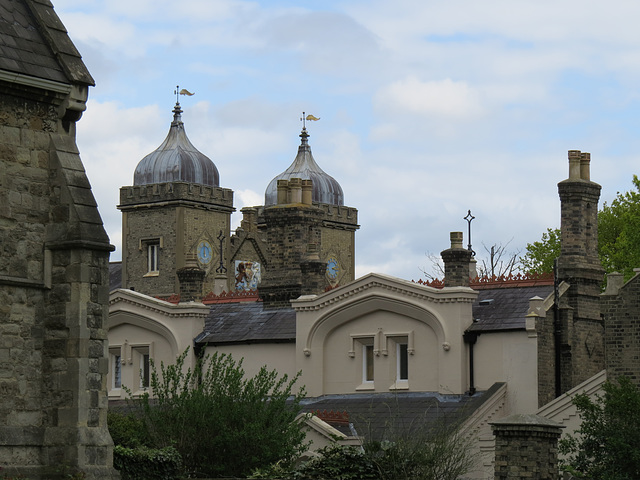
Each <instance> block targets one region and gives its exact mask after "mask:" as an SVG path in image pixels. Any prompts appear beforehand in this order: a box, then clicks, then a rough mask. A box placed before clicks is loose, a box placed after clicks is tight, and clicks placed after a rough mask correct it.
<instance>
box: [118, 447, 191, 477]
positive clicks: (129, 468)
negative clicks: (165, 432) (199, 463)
mask: <svg viewBox="0 0 640 480" xmlns="http://www.w3.org/2000/svg"><path fill="white" fill-rule="evenodd" d="M113 466H114V467H115V468H116V469H117V470H119V471H120V476H121V478H122V480H174V479H175V478H178V477H179V475H180V473H181V472H182V459H181V458H180V454H179V453H178V452H177V450H176V449H175V448H173V447H165V448H160V449H153V448H147V447H137V448H127V447H123V446H121V445H116V446H115V447H114V449H113Z"/></svg>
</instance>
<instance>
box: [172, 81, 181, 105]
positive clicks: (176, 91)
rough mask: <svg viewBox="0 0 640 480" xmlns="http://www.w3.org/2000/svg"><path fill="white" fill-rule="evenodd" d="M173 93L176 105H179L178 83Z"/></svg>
mask: <svg viewBox="0 0 640 480" xmlns="http://www.w3.org/2000/svg"><path fill="white" fill-rule="evenodd" d="M173 93H175V94H176V105H180V85H176V89H175V91H174V92H173Z"/></svg>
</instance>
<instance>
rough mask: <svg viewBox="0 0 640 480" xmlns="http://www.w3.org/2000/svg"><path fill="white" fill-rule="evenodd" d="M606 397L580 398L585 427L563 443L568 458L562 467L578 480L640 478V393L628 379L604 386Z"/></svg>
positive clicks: (561, 445)
mask: <svg viewBox="0 0 640 480" xmlns="http://www.w3.org/2000/svg"><path fill="white" fill-rule="evenodd" d="M603 388H604V395H603V396H597V397H596V399H595V400H591V399H590V398H589V397H588V396H587V395H586V394H580V395H577V396H576V397H575V398H574V400H573V402H574V404H575V405H576V407H577V409H578V412H579V414H580V417H581V418H582V425H581V426H580V430H578V431H577V432H576V435H575V436H567V438H563V439H562V440H560V444H559V450H560V453H561V454H563V455H565V456H567V459H566V460H565V461H564V462H563V463H564V464H563V468H564V469H565V470H566V471H570V472H571V473H573V475H574V476H576V477H578V478H588V479H598V480H631V479H638V478H640V435H638V431H639V430H640V390H639V389H638V387H636V386H635V385H633V384H632V383H631V381H630V380H629V379H628V378H627V377H621V378H620V379H619V380H618V383H617V384H616V383H613V382H607V383H605V384H604V387H603Z"/></svg>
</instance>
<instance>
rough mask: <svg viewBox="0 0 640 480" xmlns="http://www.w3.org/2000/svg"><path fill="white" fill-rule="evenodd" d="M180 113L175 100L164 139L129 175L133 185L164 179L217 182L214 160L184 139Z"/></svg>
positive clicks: (218, 177)
mask: <svg viewBox="0 0 640 480" xmlns="http://www.w3.org/2000/svg"><path fill="white" fill-rule="evenodd" d="M181 113H182V109H181V108H180V103H176V106H175V108H174V109H173V122H171V128H170V129H169V134H168V135H167V138H165V140H164V142H162V145H160V146H159V147H158V148H157V149H156V150H155V151H153V152H151V153H150V154H149V155H147V156H146V157H144V158H143V159H142V160H141V161H140V163H138V166H137V167H136V171H135V173H134V174H133V184H134V185H148V184H150V183H166V182H188V183H199V184H201V185H209V186H212V187H217V186H219V185H220V174H219V173H218V169H217V168H216V166H215V165H214V163H213V162H212V161H211V160H210V159H209V157H207V156H206V155H204V154H203V153H200V152H199V151H198V150H197V149H196V147H194V146H193V145H192V144H191V142H190V141H189V139H188V138H187V134H186V132H185V130H184V123H182V117H181V115H180V114H181Z"/></svg>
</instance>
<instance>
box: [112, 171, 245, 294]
mask: <svg viewBox="0 0 640 480" xmlns="http://www.w3.org/2000/svg"><path fill="white" fill-rule="evenodd" d="M118 208H120V209H121V210H122V212H123V219H124V220H123V222H124V228H123V251H124V254H123V287H124V288H131V287H133V288H134V289H135V290H136V291H139V292H142V293H146V294H148V295H171V294H175V293H177V292H178V290H179V283H178V279H177V276H176V271H177V270H178V269H180V268H182V267H184V266H185V264H186V263H185V262H186V256H187V255H193V254H195V253H196V248H197V246H198V243H199V242H200V241H201V240H207V241H208V242H209V243H210V244H211V247H212V250H213V253H214V255H213V258H212V260H211V263H210V264H209V265H200V267H201V268H203V270H205V272H206V276H205V280H204V289H205V290H207V289H209V290H213V287H214V284H215V274H216V272H215V269H216V268H217V267H218V266H219V265H220V252H219V241H218V239H217V237H218V234H219V233H220V231H222V232H223V234H224V235H225V236H226V237H228V236H229V229H230V215H231V212H232V211H233V192H232V191H231V190H229V189H225V188H218V187H209V186H205V185H198V184H190V183H181V182H175V183H163V184H152V185H142V186H133V187H122V188H121V189H120V205H119V206H118ZM159 237H162V240H163V241H162V247H161V249H160V255H159V258H158V260H159V262H158V263H159V271H158V274H157V275H155V276H154V275H147V273H148V269H147V249H146V247H144V246H143V248H142V249H140V248H139V245H140V239H144V238H159ZM223 256H224V261H225V264H226V262H228V258H229V239H228V238H225V240H224V243H223ZM205 293H206V292H205Z"/></svg>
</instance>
